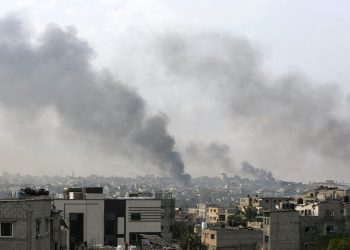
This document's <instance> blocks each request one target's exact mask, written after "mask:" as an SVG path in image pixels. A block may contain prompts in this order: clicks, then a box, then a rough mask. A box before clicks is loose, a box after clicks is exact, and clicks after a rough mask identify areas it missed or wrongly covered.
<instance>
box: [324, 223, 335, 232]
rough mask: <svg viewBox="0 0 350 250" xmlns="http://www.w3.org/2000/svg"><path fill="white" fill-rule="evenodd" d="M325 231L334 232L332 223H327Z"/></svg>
mask: <svg viewBox="0 0 350 250" xmlns="http://www.w3.org/2000/svg"><path fill="white" fill-rule="evenodd" d="M326 232H327V233H334V232H335V228H334V225H328V226H327V227H326Z"/></svg>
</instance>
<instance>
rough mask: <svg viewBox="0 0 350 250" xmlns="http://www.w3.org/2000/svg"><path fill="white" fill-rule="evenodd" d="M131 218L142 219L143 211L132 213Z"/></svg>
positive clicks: (132, 219)
mask: <svg viewBox="0 0 350 250" xmlns="http://www.w3.org/2000/svg"><path fill="white" fill-rule="evenodd" d="M130 220H131V221H140V220H141V213H131V214H130Z"/></svg>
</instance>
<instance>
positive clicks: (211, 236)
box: [201, 229, 263, 250]
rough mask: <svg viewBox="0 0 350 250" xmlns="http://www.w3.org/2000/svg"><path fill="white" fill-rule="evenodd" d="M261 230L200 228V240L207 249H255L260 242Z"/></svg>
mask: <svg viewBox="0 0 350 250" xmlns="http://www.w3.org/2000/svg"><path fill="white" fill-rule="evenodd" d="M262 236H263V232H262V231H261V230H225V229H222V230H210V229H205V230H202V235H201V241H202V244H203V245H204V246H206V247H207V248H208V249H209V250H214V249H215V250H219V249H225V250H226V249H227V250H228V249H232V250H233V249H237V250H238V249H239V250H255V249H256V246H257V244H261V243H262Z"/></svg>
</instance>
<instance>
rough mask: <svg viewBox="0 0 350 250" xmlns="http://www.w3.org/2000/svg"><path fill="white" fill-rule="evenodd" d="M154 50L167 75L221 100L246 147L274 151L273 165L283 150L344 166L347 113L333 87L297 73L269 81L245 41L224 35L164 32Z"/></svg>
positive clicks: (349, 135)
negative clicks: (248, 136) (258, 145)
mask: <svg viewBox="0 0 350 250" xmlns="http://www.w3.org/2000/svg"><path fill="white" fill-rule="evenodd" d="M157 47H158V48H160V49H159V50H158V52H159V54H158V60H159V61H160V62H161V63H160V64H162V65H164V67H165V69H166V72H167V73H168V74H169V75H170V76H171V77H173V78H176V79H177V80H176V81H177V82H186V83H192V84H196V85H197V86H198V88H199V89H202V88H205V89H209V91H210V92H211V93H212V97H213V98H216V99H217V100H219V101H220V102H221V105H222V107H223V108H224V109H225V110H226V112H227V114H228V117H230V118H231V121H232V124H233V127H232V128H233V129H232V132H233V133H235V131H237V129H236V128H238V129H239V130H241V129H244V130H245V131H248V132H247V133H250V134H251V135H252V136H251V137H252V139H251V142H250V143H251V145H255V144H256V143H261V145H264V144H265V146H266V147H267V148H270V149H273V148H276V149H277V150H276V152H274V151H271V152H270V153H271V155H272V156H273V157H275V158H276V161H275V166H276V167H279V166H283V164H284V162H285V161H288V160H290V159H286V158H285V157H281V158H280V159H279V161H278V160H277V158H278V156H277V155H276V153H277V151H278V150H279V151H282V150H283V149H285V151H286V154H287V155H288V151H290V152H291V154H292V153H294V156H295V155H296V156H297V157H299V156H304V155H306V154H308V153H310V154H311V155H312V156H314V155H315V156H317V157H318V158H320V159H322V161H321V162H323V160H326V159H327V160H330V161H334V162H337V164H340V165H342V166H347V165H348V163H349V161H350V154H349V151H350V119H349V112H348V109H344V107H346V103H345V101H344V97H343V96H342V95H341V93H340V90H339V87H338V86H336V85H335V84H329V83H326V84H323V85H315V84H314V83H313V82H312V81H310V80H309V79H308V78H306V77H305V76H303V75H302V74H300V73H290V74H286V75H284V76H282V77H279V78H273V77H271V76H270V75H269V74H267V73H265V72H264V70H263V67H262V63H261V58H260V54H259V52H258V51H257V50H256V49H254V48H253V46H252V45H251V44H250V43H249V42H248V41H247V40H245V39H242V38H238V37H234V36H230V35H227V34H225V33H220V32H202V33H201V32H199V33H197V34H181V33H180V34H179V33H177V34H174V33H171V34H166V35H164V36H163V38H162V39H160V40H159V43H158V44H157ZM344 104H345V105H344ZM344 114H345V115H344ZM261 147H263V146H261ZM251 155H252V157H254V152H251ZM287 157H288V156H287ZM290 158H292V157H290ZM276 163H277V164H276Z"/></svg>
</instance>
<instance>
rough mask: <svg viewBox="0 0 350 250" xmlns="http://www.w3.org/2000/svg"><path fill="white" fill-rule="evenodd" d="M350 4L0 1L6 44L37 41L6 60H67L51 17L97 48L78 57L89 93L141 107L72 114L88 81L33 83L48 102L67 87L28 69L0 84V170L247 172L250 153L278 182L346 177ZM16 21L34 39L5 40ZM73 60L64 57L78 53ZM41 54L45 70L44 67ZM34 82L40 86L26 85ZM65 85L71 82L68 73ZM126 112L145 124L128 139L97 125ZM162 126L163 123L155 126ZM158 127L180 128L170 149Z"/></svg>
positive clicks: (169, 131) (172, 131) (65, 33)
mask: <svg viewBox="0 0 350 250" xmlns="http://www.w3.org/2000/svg"><path fill="white" fill-rule="evenodd" d="M349 7H350V6H349V3H348V1H335V2H332V3H329V2H326V1H322V2H321V1H314V0H310V1H302V0H300V1H298V0H297V1H296V0H293V1H284V0H278V1H277V0H276V1H270V0H259V1H253V0H252V1H246V0H241V1H238V0H237V1H228V0H227V1H206V0H199V1H188V0H186V1H180V0H177V1H152V0H149V1H131V0H128V1H121V0H120V1H119V0H100V1H85V0H73V1H55V0H32V1H29V0H24V1H1V9H0V18H1V22H0V27H5V28H3V29H2V32H3V33H4V34H5V36H3V37H7V38H6V39H5V40H6V41H5V40H4V41H5V42H4V41H3V44H5V45H2V46H3V47H1V49H2V52H1V53H5V52H4V51H6V53H14V52H11V49H8V48H12V47H11V46H13V48H14V49H16V50H19V48H21V49H23V48H24V50H26V49H27V47H28V46H32V47H31V49H28V51H29V52H30V53H31V54H33V55H32V56H28V53H29V52H28V51H27V52H26V53H24V54H21V53H17V52H16V53H14V54H6V53H5V54H6V55H9V58H13V57H14V55H17V56H18V58H16V59H14V60H18V62H22V61H26V62H27V61H28V65H27V66H26V67H28V69H30V66H31V64H33V63H34V64H35V63H36V60H39V59H40V58H41V59H40V60H42V58H45V59H46V60H47V58H48V57H49V56H55V57H56V58H57V57H58V56H59V54H60V53H62V51H59V50H60V49H64V48H65V47H60V46H57V47H54V46H53V45H52V44H53V43H54V42H55V43H56V40H54V39H52V37H54V38H55V39H57V40H58V41H60V40H59V39H58V36H59V35H57V33H59V32H58V31H56V32H53V31H52V29H53V28H52V27H55V28H54V29H57V30H60V31H62V34H61V37H60V39H63V38H64V41H67V39H68V40H69V39H75V40H74V44H75V47H74V48H83V47H84V49H86V47H88V49H87V50H88V51H89V52H85V50H84V52H81V51H80V50H79V51H80V52H79V53H80V54H79V55H78V56H76V57H79V56H81V58H82V59H81V60H82V61H79V60H76V61H77V63H81V62H83V64H85V63H86V64H87V65H88V66H86V67H85V68H84V70H83V73H82V74H83V77H89V76H91V75H93V76H92V77H93V78H94V79H95V78H96V80H93V81H91V85H88V86H89V87H90V90H91V92H90V90H89V91H86V93H92V91H97V92H99V94H98V95H96V96H95V97H96V98H102V99H104V98H111V99H113V98H118V96H120V94H119V92H118V91H120V89H122V93H124V91H126V92H127V93H128V94H126V95H129V94H130V99H127V101H125V102H123V104H122V105H130V102H131V101H130V100H132V101H136V102H137V103H138V105H136V106H135V110H136V111H135V110H134V109H132V110H131V111H130V112H131V113H132V112H141V113H142V115H140V116H137V117H136V118H134V116H132V118H130V119H129V116H128V119H126V120H122V119H124V114H121V113H118V112H119V111H118V110H117V111H118V112H117V111H115V112H116V113H115V116H116V117H123V118H120V120H118V119H119V118H115V119H111V118H108V119H107V118H105V117H104V116H103V115H101V117H98V118H99V119H100V120H101V121H103V122H101V124H99V123H98V122H97V123H95V122H96V121H95V120H94V121H93V122H92V121H91V120H89V119H87V118H86V117H85V116H83V115H81V117H80V116H79V115H80V114H82V110H79V109H78V108H77V111H76V113H73V112H67V110H69V109H70V108H69V107H66V106H69V105H68V104H69V103H70V101H71V103H70V104H72V105H73V106H74V107H76V106H78V107H79V105H76V103H74V100H76V102H79V94H78V93H82V90H81V89H79V92H78V90H77V92H76V93H75V92H74V91H67V92H69V93H73V94H72V95H74V94H76V96H75V95H74V98H72V100H70V99H69V101H67V102H66V103H67V105H63V101H52V100H46V99H45V100H41V101H40V102H37V101H34V99H35V100H37V97H36V94H35V93H36V91H34V90H35V88H41V87H42V88H43V89H45V91H44V90H43V93H44V92H45V93H47V96H48V97H47V98H48V99H50V98H63V97H64V95H65V93H63V92H62V93H63V94H62V96H59V95H58V94H57V95H56V94H55V95H53V94H52V93H50V90H52V87H50V86H48V85H47V86H46V87H44V85H43V86H41V85H40V86H39V87H38V86H37V85H35V84H34V82H37V81H42V80H43V79H41V78H37V77H35V78H30V79H26V76H25V73H23V78H20V77H18V79H17V78H16V80H13V81H17V82H16V84H14V88H13V89H16V88H17V90H13V91H19V92H21V93H22V92H23V93H22V95H17V94H16V95H14V96H13V97H11V98H7V93H2V94H0V98H2V99H0V121H1V124H0V132H1V134H0V138H1V142H0V149H1V153H0V164H1V166H2V167H1V169H2V170H3V171H9V172H22V173H32V174H42V173H46V174H59V173H70V172H71V171H72V169H74V171H75V173H76V174H80V175H87V174H105V175H109V174H111V175H119V174H120V175H134V174H145V173H150V172H153V171H154V173H155V174H165V175H176V176H177V177H178V178H183V177H184V178H185V175H186V173H188V174H191V175H193V176H198V175H220V173H221V172H229V173H230V174H235V173H239V169H240V163H241V162H242V161H248V162H250V163H251V164H253V165H254V166H256V167H259V168H265V169H268V170H271V171H272V172H273V173H274V175H275V176H277V177H278V178H282V179H291V180H302V181H308V180H316V179H321V180H322V179H336V180H340V181H343V180H345V181H350V179H349V177H346V176H348V173H349V167H350V166H349V163H350V162H349V160H350V157H349V156H347V153H348V152H349V150H350V127H349V126H348V125H349V124H350V119H349V117H350V116H349V115H350V114H349V108H348V104H349V98H348V94H347V93H348V91H349V90H350V88H349V86H348V84H347V83H348V81H349V79H350V71H349V70H348V65H350V56H349V53H350V17H349V15H348V9H349ZM8 19H15V20H17V21H18V22H19V23H20V25H19V26H20V27H21V29H23V30H24V31H23V33H24V34H22V35H21V39H24V40H25V43H26V44H27V45H26V46H24V47H18V46H17V45H16V46H15V45H9V44H13V43H16V41H13V42H12V41H11V39H15V38H16V37H15V36H12V35H11V36H10V35H9V34H10V33H11V32H9V29H17V28H18V27H19V26H16V25H9V23H11V22H8ZM1 25H2V26H1ZM67 27H69V28H67ZM48 30H50V32H48ZM6 32H7V33H6ZM53 33H54V34H55V35H53ZM6 34H7V35H6ZM22 36H23V37H22ZM14 37H15V38H14ZM43 37H44V39H43ZM49 38H50V39H49ZM3 39H4V38H3ZM9 41H10V42H9ZM69 41H71V40H69ZM0 42H1V38H0ZM0 44H1V43H0ZM43 44H44V45H46V47H49V48H51V47H52V48H54V49H57V50H58V51H57V53H58V55H54V54H47V53H46V52H47V50H45V48H46V47H45V46H42V45H43ZM21 46H22V45H21ZM38 46H39V47H40V46H41V47H42V48H41V47H40V48H39V49H37V47H38ZM67 46H69V44H68V45H67ZM5 48H6V50H5ZM67 48H69V47H67ZM8 51H10V52H8ZM35 53H36V54H37V55H34V54H35ZM85 53H86V54H88V56H87V57H85ZM67 58H68V59H67ZM67 58H66V57H64V59H65V60H68V61H67V62H64V61H63V62H62V61H60V62H59V63H62V64H65V63H68V62H69V63H71V62H72V60H71V58H70V57H69V56H68V57H67ZM24 59H25V60H24ZM62 60H63V59H62ZM56 64H58V61H55V65H56ZM1 65H2V66H1ZM11 65H12V64H11ZM13 65H18V63H14V64H13ZM38 65H39V64H38ZM38 65H37V67H40V69H36V70H37V71H36V72H39V73H38V74H41V73H40V72H42V74H43V75H44V74H46V72H48V70H47V69H43V66H40V65H39V66H38ZM43 65H45V64H43ZM89 65H90V66H91V67H92V68H91V69H90V68H89V67H90V66H89ZM0 67H3V69H0V70H1V72H2V74H3V75H1V76H2V78H0V82H1V81H2V82H3V83H2V85H3V86H5V87H3V88H0V90H1V91H9V88H7V87H6V86H8V85H7V84H8V83H6V81H9V82H11V81H12V79H14V77H13V76H12V75H10V73H9V69H11V67H12V66H11V67H10V66H9V65H8V63H7V61H6V60H5V59H4V60H3V61H2V64H0ZM13 67H14V68H15V67H17V66H13ZM72 67H73V66H72ZM77 68H78V67H77ZM16 70H19V71H20V70H23V68H22V67H19V68H18V69H17V68H16ZM77 70H78V71H79V70H80V68H79V69H77ZM44 72H45V73H44ZM47 74H48V75H47V76H45V77H46V78H45V79H55V80H52V81H53V82H56V79H57V78H60V77H62V78H64V75H65V74H66V73H65V71H63V69H62V71H57V72H53V73H52V74H55V75H51V76H50V75H49V73H47ZM60 74H61V75H60ZM69 74H70V73H68V77H69V76H70V75H69ZM101 75H103V76H101ZM106 75H107V76H106ZM68 77H67V78H68ZM106 77H107V78H111V79H112V80H104V79H105V78H106ZM4 79H5V80H4ZM100 79H103V80H100ZM27 80H28V82H33V85H31V84H27V83H26V82H27ZM101 81H102V82H103V83H104V82H108V83H106V84H107V85H108V84H111V85H113V84H115V86H116V87H115V88H116V89H117V90H115V91H116V92H118V94H116V95H115V96H114V95H112V94H105V92H104V91H102V90H101V89H99V88H98V87H92V86H94V84H97V85H99V84H100V82H101ZM110 82H111V83H110ZM11 84H12V83H11ZM26 84H27V85H28V86H29V88H33V89H34V90H23V89H22V88H23V87H22V86H23V85H26ZM57 84H62V86H64V84H66V81H64V83H63V80H62V81H59V80H57ZM120 84H121V86H119V85H120ZM0 85H1V83H0ZM67 86H70V85H67ZM85 87H86V86H84V84H80V85H79V88H85ZM46 88H47V89H46ZM62 88H63V87H62ZM113 88H114V87H113ZM124 88H125V89H126V90H124ZM10 89H11V88H10ZM77 89H78V88H77ZM56 91H57V90H56ZM84 91H85V90H84ZM100 92H101V93H100ZM83 93H85V92H83ZM91 95H93V94H91ZM91 95H89V96H91ZM124 96H125V95H124ZM95 97H94V98H95ZM26 98H28V100H30V101H29V103H30V104H32V103H35V105H34V106H35V108H33V109H35V112H34V113H35V114H33V113H32V112H29V111H28V110H29V109H31V105H28V103H25V102H24V101H23V100H24V99H26ZM31 98H32V99H31ZM8 99H11V100H8ZM81 100H82V102H83V101H86V102H94V103H95V102H96V100H95V99H93V100H94V101H92V99H88V98H85V99H84V98H82V99H81ZM102 103H103V105H102V104H101V105H100V106H103V108H104V109H103V108H101V109H97V108H96V110H93V111H92V114H93V112H96V113H99V114H100V113H103V112H106V113H103V114H104V115H105V116H106V117H107V116H111V114H110V113H108V112H110V108H108V109H107V108H105V107H106V106H107V105H111V106H113V105H112V104H110V103H109V102H108V103H104V102H102ZM133 103H134V102H133ZM118 104H119V103H118ZM116 105H117V104H116ZM97 106H99V105H97ZM122 107H124V106H118V108H119V109H121V110H122ZM133 107H134V106H133ZM118 108H117V109H118ZM72 109H73V108H72ZM101 110H102V111H101ZM140 110H141V111H140ZM84 111H86V110H84ZM76 114H78V115H76ZM72 115H75V117H74V118H72ZM128 115H129V113H128ZM76 116H79V118H76ZM121 120H122V122H121ZM130 120H132V121H133V124H134V123H137V124H140V125H133V124H131V125H130V126H131V127H132V128H134V130H133V132H132V133H131V132H130V135H129V134H128V135H127V136H124V137H125V138H124V137H123V136H122V135H125V134H126V133H129V132H125V131H122V132H118V133H121V134H118V133H112V132H109V131H108V132H103V133H102V132H99V131H100V130H103V129H104V130H105V131H106V130H108V129H111V130H112V127H113V126H115V125H116V124H117V125H120V124H122V125H123V126H124V124H125V123H126V124H127V122H129V121H130ZM89 122H90V123H91V124H90V125H89V126H88V125H86V124H85V123H89ZM108 123H110V124H108ZM106 124H107V125H106ZM152 124H153V125H154V124H155V125H154V126H155V127H157V128H159V129H160V130H161V131H163V132H162V133H161V134H160V135H158V134H157V135H154V133H155V132H154V131H151V129H150V128H149V126H151V125H152ZM153 125H152V126H153ZM99 126H100V127H99ZM150 136H152V138H160V139H161V138H165V139H166V141H167V142H169V140H168V139H169V138H171V139H172V141H171V142H173V143H170V144H167V145H168V146H166V148H167V149H169V151H167V152H164V155H160V154H159V153H157V152H159V151H162V150H161V149H163V148H164V147H163V146H160V145H159V144H157V143H156V142H155V140H154V139H150V138H149V137H150ZM162 136H163V137H162ZM87 137H88V139H86V138H87ZM72 138H73V139H72ZM96 138H97V139H96ZM106 138H108V140H107V139H106ZM110 138H113V139H114V140H116V141H118V142H115V143H114V142H113V141H112V139H110ZM118 138H121V139H120V140H119V139H118ZM160 139H159V140H160ZM348 139H349V140H348ZM124 140H125V141H124ZM111 141H112V142H111ZM114 144H115V145H114ZM161 145H163V144H161ZM106 148H108V149H106ZM145 151H147V152H145ZM145 159H146V161H145ZM167 161H169V162H171V163H167ZM179 161H180V164H178V163H179ZM182 161H183V165H184V170H182ZM174 162H175V163H174ZM167 164H169V166H170V167H169V166H167ZM178 167H179V168H180V170H179V171H177V170H174V169H176V168H178ZM175 172H176V173H175Z"/></svg>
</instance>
